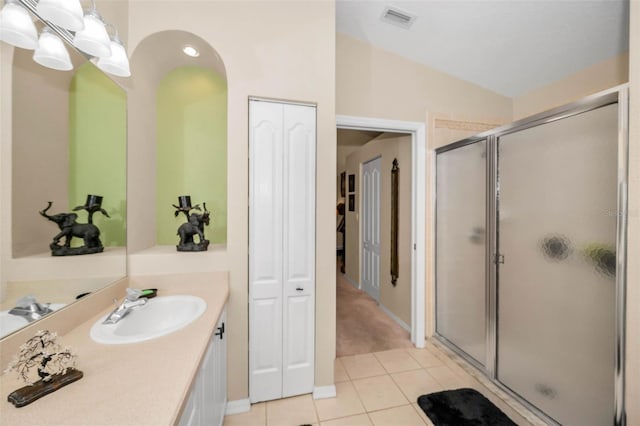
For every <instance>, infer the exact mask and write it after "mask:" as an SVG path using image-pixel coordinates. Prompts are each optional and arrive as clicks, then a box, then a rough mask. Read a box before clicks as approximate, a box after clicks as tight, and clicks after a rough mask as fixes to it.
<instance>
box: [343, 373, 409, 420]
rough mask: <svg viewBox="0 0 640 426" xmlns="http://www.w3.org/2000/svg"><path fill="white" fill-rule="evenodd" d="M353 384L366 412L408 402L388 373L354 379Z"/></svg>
mask: <svg viewBox="0 0 640 426" xmlns="http://www.w3.org/2000/svg"><path fill="white" fill-rule="evenodd" d="M353 386H355V388H356V390H357V391H358V395H359V396H360V399H361V400H362V403H363V404H364V408H365V409H366V410H367V412H369V411H375V410H384V409H385V408H391V407H397V406H399V405H406V404H408V403H409V400H408V399H407V398H405V396H404V395H403V394H402V391H401V390H400V388H399V387H398V386H396V384H395V383H394V382H393V380H392V379H391V376H389V375H384V376H376V377H367V378H365V379H358V380H354V381H353Z"/></svg>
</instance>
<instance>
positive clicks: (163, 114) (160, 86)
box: [128, 30, 227, 253]
mask: <svg viewBox="0 0 640 426" xmlns="http://www.w3.org/2000/svg"><path fill="white" fill-rule="evenodd" d="M187 45H189V46H192V47H194V48H196V49H197V50H198V52H199V56H198V57H195V58H194V57H190V56H187V55H185V54H184V53H183V51H182V49H183V47H184V46H187ZM130 63H131V72H132V78H131V81H130V82H129V111H130V117H129V135H130V137H131V138H132V143H131V144H130V145H129V189H128V191H129V196H130V197H131V200H132V201H131V202H130V203H129V208H128V219H129V220H130V222H129V230H130V232H129V234H128V238H129V240H128V241H129V244H128V248H129V250H131V251H132V252H133V253H136V252H147V251H149V250H150V251H152V252H154V253H157V252H158V251H160V252H162V253H164V252H175V244H176V243H177V241H178V240H177V236H175V231H176V229H177V227H178V226H179V224H180V223H182V222H183V221H184V216H182V215H180V217H178V218H175V217H174V215H173V208H172V207H171V204H176V203H177V199H176V197H177V196H178V195H191V196H192V201H193V204H202V203H203V202H206V203H207V208H208V209H209V210H211V211H212V214H211V217H212V222H211V225H210V226H209V227H208V228H206V229H205V235H206V237H207V238H208V239H210V240H211V243H212V244H218V245H219V247H218V248H217V249H218V250H224V244H225V243H226V238H227V233H226V215H227V198H226V197H227V149H226V146H227V141H226V139H227V73H226V67H225V65H224V62H223V61H222V58H221V57H220V55H219V54H218V53H217V52H216V50H215V49H214V48H213V47H212V46H211V45H210V44H209V43H208V42H207V41H205V40H204V39H202V38H201V37H199V36H198V35H195V34H193V33H191V32H187V31H181V30H167V31H160V32H156V33H153V34H150V35H149V36H147V37H145V38H144V39H143V40H141V41H140V43H139V44H138V45H137V46H136V47H135V50H134V51H133V53H132V55H131V60H130ZM208 115H209V116H210V120H209V121H206V120H205V118H206V117H207V116H208ZM132 135H135V136H132ZM162 247H164V248H162ZM209 250H210V251H211V250H212V249H211V247H210V249H209Z"/></svg>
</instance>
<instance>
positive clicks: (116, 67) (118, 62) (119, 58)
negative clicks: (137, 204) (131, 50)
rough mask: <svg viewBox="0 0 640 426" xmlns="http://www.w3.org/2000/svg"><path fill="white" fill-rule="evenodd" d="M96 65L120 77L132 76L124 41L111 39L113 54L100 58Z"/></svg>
mask: <svg viewBox="0 0 640 426" xmlns="http://www.w3.org/2000/svg"><path fill="white" fill-rule="evenodd" d="M96 65H97V66H98V68H100V69H101V70H102V71H104V72H107V73H109V74H113V75H117V76H118V77H130V76H131V70H130V69H129V58H127V52H126V51H125V50H124V46H123V45H122V43H119V42H118V41H117V40H111V56H109V57H105V58H100V59H98V62H97V63H96Z"/></svg>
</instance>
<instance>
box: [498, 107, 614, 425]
mask: <svg viewBox="0 0 640 426" xmlns="http://www.w3.org/2000/svg"><path fill="white" fill-rule="evenodd" d="M617 132H618V107H617V104H614V105H609V106H605V107H600V108H598V109H595V110H592V111H589V112H584V113H581V114H578V115H574V116H571V117H569V118H564V119H561V120H558V121H554V122H551V123H547V124H544V125H540V126H537V127H533V128H529V129H526V130H522V131H518V132H515V133H512V134H509V135H506V136H502V137H500V138H499V139H498V158H499V160H498V173H499V194H500V195H499V222H498V232H499V236H498V244H499V246H498V247H499V251H500V253H501V254H502V255H504V258H503V262H504V263H502V264H500V265H499V269H498V308H497V309H498V330H497V331H498V336H497V339H498V346H497V357H498V364H497V378H498V380H499V381H500V382H502V383H503V384H505V385H506V386H507V387H509V388H510V389H511V390H513V391H514V392H516V393H517V394H519V395H520V396H522V397H523V398H524V399H526V400H528V401H529V402H530V403H532V404H533V405H535V406H536V407H537V408H539V409H540V410H541V411H543V412H544V413H546V414H547V415H548V416H550V417H551V418H553V419H555V420H556V421H557V422H559V423H561V424H566V425H581V426H589V425H594V426H601V425H605V424H612V421H613V418H614V367H615V359H614V358H615V357H614V348H615V295H616V282H615V265H616V263H615V262H616V252H615V247H616V219H617V214H616V200H617V141H618V134H617Z"/></svg>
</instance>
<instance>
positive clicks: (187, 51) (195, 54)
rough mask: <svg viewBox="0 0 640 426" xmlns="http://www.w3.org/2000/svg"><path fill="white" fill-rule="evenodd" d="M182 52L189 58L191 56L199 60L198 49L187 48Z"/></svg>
mask: <svg viewBox="0 0 640 426" xmlns="http://www.w3.org/2000/svg"><path fill="white" fill-rule="evenodd" d="M182 51H183V52H184V54H185V55H187V56H191V57H193V58H197V57H198V56H200V52H198V49H196V48H195V47H193V46H188V45H187V46H185V47H183V48H182Z"/></svg>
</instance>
